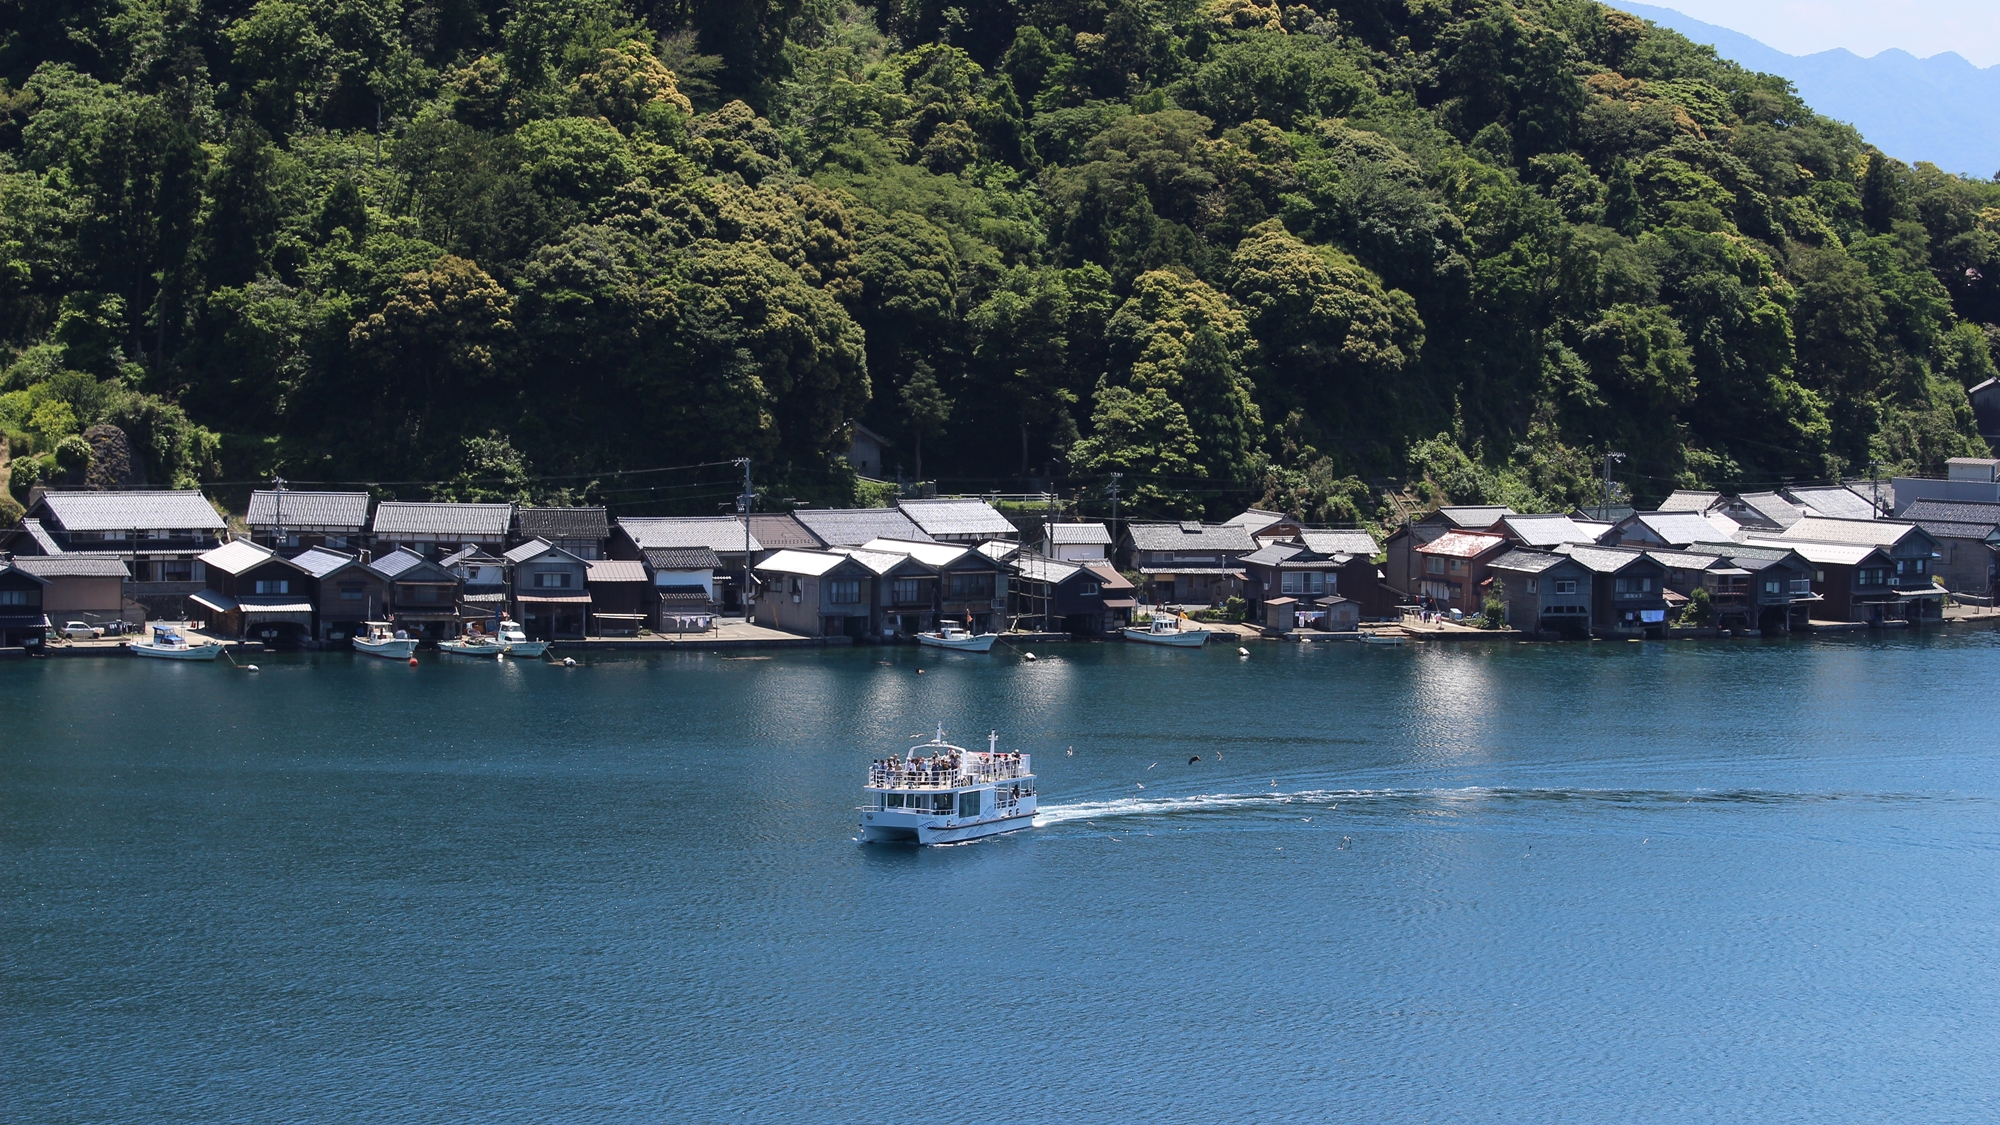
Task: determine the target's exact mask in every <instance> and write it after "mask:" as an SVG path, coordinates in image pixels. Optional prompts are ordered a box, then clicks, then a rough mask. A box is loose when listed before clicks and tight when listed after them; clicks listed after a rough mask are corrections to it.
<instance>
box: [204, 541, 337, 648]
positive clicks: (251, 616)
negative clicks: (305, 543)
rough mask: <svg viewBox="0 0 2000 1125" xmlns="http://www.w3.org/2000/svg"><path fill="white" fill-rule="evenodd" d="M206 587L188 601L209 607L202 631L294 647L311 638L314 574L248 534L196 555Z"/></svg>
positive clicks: (312, 631)
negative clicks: (205, 626) (205, 623)
mask: <svg viewBox="0 0 2000 1125" xmlns="http://www.w3.org/2000/svg"><path fill="white" fill-rule="evenodd" d="M201 564H202V569H203V571H204V572H205V573H206V574H207V576H208V577H207V582H208V585H207V588H206V589H203V590H202V591H201V592H200V593H197V594H194V595H191V596H190V597H189V599H188V600H189V601H191V602H193V603H194V604H195V605H198V606H200V607H202V608H203V609H206V610H208V611H209V613H210V614H211V615H212V616H211V617H210V618H209V622H208V630H207V631H208V632H209V633H210V634H211V635H215V636H225V637H235V638H237V639H239V640H246V641H262V642H264V643H265V644H270V645H282V646H284V647H288V648H289V647H295V646H298V645H302V644H304V643H306V642H308V641H311V640H312V639H313V633H314V629H313V624H314V607H313V593H314V587H315V583H314V579H313V576H312V575H311V574H310V573H308V572H307V571H306V570H305V568H303V567H301V566H299V565H298V564H297V563H295V562H293V561H291V560H290V559H287V558H286V557H284V556H283V555H280V554H278V553H277V552H275V551H273V550H271V549H270V548H269V547H260V546H258V545H257V544H255V543H252V542H250V541H249V540H248V539H237V540H235V541H233V542H229V543H224V544H223V545H222V546H220V547H217V548H215V549H214V550H212V551H209V552H207V553H205V554H203V555H202V556H201Z"/></svg>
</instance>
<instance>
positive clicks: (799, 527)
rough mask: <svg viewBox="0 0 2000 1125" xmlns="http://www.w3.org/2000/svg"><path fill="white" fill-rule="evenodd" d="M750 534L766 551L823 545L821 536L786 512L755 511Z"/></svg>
mask: <svg viewBox="0 0 2000 1125" xmlns="http://www.w3.org/2000/svg"><path fill="white" fill-rule="evenodd" d="M750 534H751V535H754V536H756V537H757V542H758V543H760V544H762V545H763V549H764V550H766V551H782V550H785V549H787V548H797V549H800V550H807V551H811V550H817V549H818V548H819V547H821V546H823V544H821V543H820V540H819V536H817V535H814V534H813V533H812V532H810V531H807V530H806V525H804V524H802V523H800V522H799V521H797V520H795V519H793V518H792V517H791V516H790V515H789V514H787V513H784V512H755V513H752V514H751V516H750Z"/></svg>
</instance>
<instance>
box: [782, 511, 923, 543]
mask: <svg viewBox="0 0 2000 1125" xmlns="http://www.w3.org/2000/svg"><path fill="white" fill-rule="evenodd" d="M792 518H793V519H795V520H797V521H799V524H800V525H801V526H803V527H804V528H805V529H806V530H807V531H810V532H812V533H813V534H814V535H817V536H818V537H819V539H820V542H822V543H825V544H826V545H827V546H829V547H858V546H860V545H861V544H863V543H866V542H868V541H869V540H870V539H929V538H930V536H929V535H926V534H925V533H924V531H923V529H922V528H920V527H918V526H917V525H916V523H915V522H913V521H912V520H911V519H910V517H908V516H906V515H904V514H903V513H902V512H901V511H899V510H897V509H895V508H807V509H803V510H801V511H797V512H793V513H792Z"/></svg>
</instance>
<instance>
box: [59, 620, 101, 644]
mask: <svg viewBox="0 0 2000 1125" xmlns="http://www.w3.org/2000/svg"><path fill="white" fill-rule="evenodd" d="M62 635H63V638H64V639H65V640H72V641H94V640H96V639H98V638H99V637H102V636H103V635H104V630H102V629H98V628H93V627H92V626H89V625H86V624H84V623H83V622H81V621H65V622H63V627H62Z"/></svg>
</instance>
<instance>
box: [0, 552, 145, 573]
mask: <svg viewBox="0 0 2000 1125" xmlns="http://www.w3.org/2000/svg"><path fill="white" fill-rule="evenodd" d="M14 565H15V566H18V567H20V568H21V569H22V570H25V571H27V572H28V573H29V574H33V575H36V576H38V577H41V578H130V577H131V576H132V571H131V570H130V569H128V568H127V567H126V566H125V560H123V559H120V558H115V557H113V556H110V555H95V554H93V555H81V554H67V555H16V556H15V557H14Z"/></svg>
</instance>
